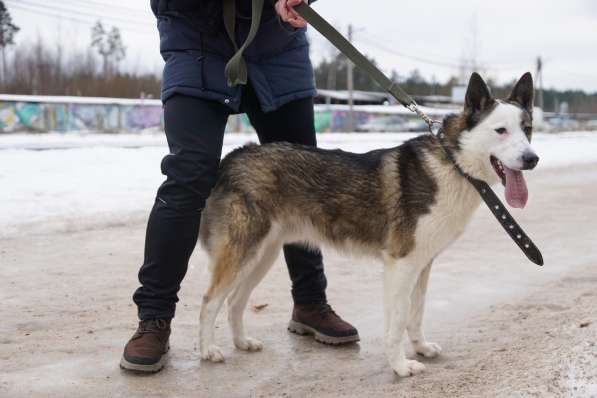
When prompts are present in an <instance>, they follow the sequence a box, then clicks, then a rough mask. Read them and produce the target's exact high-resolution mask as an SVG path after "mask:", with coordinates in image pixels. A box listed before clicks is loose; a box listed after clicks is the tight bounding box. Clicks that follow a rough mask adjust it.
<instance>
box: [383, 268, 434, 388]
mask: <svg viewBox="0 0 597 398" xmlns="http://www.w3.org/2000/svg"><path fill="white" fill-rule="evenodd" d="M422 268H424V265H423V266H420V265H419V264H418V263H417V262H416V261H412V260H411V261H409V260H408V259H406V258H402V259H393V258H386V259H385V266H384V306H385V315H386V319H385V325H386V328H385V343H386V354H387V356H388V361H389V362H390V366H391V367H392V369H393V370H394V372H396V373H397V374H398V375H399V376H402V377H406V376H412V375H414V374H417V373H420V372H422V371H423V370H424V369H425V366H424V365H423V364H422V363H420V362H418V361H415V360H409V359H407V358H406V354H405V352H404V346H403V344H402V340H403V336H404V333H405V331H406V326H407V323H408V321H409V319H410V309H411V294H412V291H413V289H414V286H415V284H416V282H417V279H418V278H419V274H420V273H421V270H422Z"/></svg>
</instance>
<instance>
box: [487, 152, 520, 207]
mask: <svg viewBox="0 0 597 398" xmlns="http://www.w3.org/2000/svg"><path fill="white" fill-rule="evenodd" d="M490 160H491V165H492V166H493V169H494V170H495V173H496V174H497V175H498V177H500V179H501V180H502V184H503V185H504V186H505V187H506V201H507V202H508V204H509V205H510V206H512V207H516V208H519V209H522V208H523V207H524V206H525V205H526V204H527V200H528V198H529V191H528V190H527V183H526V181H525V180H524V176H523V175H522V171H520V170H514V169H511V168H509V167H508V166H506V165H504V164H503V163H502V162H500V160H499V159H498V158H496V157H495V156H493V155H492V156H491V157H490Z"/></svg>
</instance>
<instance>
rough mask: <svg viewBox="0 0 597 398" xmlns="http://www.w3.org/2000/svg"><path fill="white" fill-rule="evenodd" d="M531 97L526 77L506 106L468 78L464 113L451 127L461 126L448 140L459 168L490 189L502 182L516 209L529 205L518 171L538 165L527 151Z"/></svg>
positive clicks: (476, 79)
mask: <svg viewBox="0 0 597 398" xmlns="http://www.w3.org/2000/svg"><path fill="white" fill-rule="evenodd" d="M533 96H534V88H533V78H532V76H531V74H530V73H526V74H524V75H523V76H522V77H521V78H520V80H519V81H518V82H517V83H516V85H515V86H514V89H513V90H512V93H511V94H510V96H509V97H508V98H507V99H506V100H497V99H495V98H493V96H492V95H491V92H490V90H489V87H488V86H487V84H485V82H484V81H483V79H482V78H481V76H479V74H477V73H473V75H472V76H471V79H470V82H469V85H468V89H467V93H466V98H465V106H464V111H463V113H462V114H460V115H459V116H457V117H456V119H457V120H458V123H453V122H452V123H451V124H452V125H454V124H456V125H459V126H460V128H459V129H458V130H459V132H458V133H456V132H455V131H454V129H453V128H452V131H451V134H450V135H451V138H452V141H453V145H454V146H455V148H456V152H457V154H456V157H457V161H458V163H459V164H460V166H461V167H462V168H463V169H464V170H465V171H466V172H468V173H469V174H471V175H473V176H475V177H477V178H481V179H483V180H485V181H486V182H488V183H490V184H491V183H495V182H497V181H499V180H501V182H502V184H503V185H504V186H505V187H506V200H507V202H508V203H509V204H510V206H512V207H518V208H522V207H524V206H525V205H526V202H527V199H528V191H527V187H526V182H525V180H524V176H523V173H522V171H523V170H531V169H533V168H535V166H536V165H537V163H538V161H539V157H538V156H537V154H536V153H535V151H534V150H533V148H531V135H532V133H533ZM447 124H448V125H449V124H450V121H449V120H448V121H447ZM446 127H447V130H448V131H447V132H448V133H450V131H449V130H450V128H449V126H446ZM454 133H456V134H454ZM454 141H455V142H454Z"/></svg>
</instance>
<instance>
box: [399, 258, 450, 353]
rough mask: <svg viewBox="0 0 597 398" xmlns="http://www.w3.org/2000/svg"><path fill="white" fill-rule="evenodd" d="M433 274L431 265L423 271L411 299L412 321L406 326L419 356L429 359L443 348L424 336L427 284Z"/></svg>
mask: <svg viewBox="0 0 597 398" xmlns="http://www.w3.org/2000/svg"><path fill="white" fill-rule="evenodd" d="M430 272H431V263H429V265H427V267H425V269H423V271H421V275H419V279H418V280H417V284H416V285H415V288H414V289H413V292H412V295H411V297H410V300H411V307H410V320H409V322H408V325H407V326H406V330H407V331H408V336H409V337H410V341H411V343H412V345H413V348H414V350H415V352H416V353H417V354H421V355H423V356H425V357H427V358H433V357H435V356H437V355H439V354H440V353H441V351H442V348H441V347H440V346H439V345H438V344H436V343H431V342H428V341H427V340H426V339H425V335H424V334H423V313H424V311H425V295H426V294H427V282H428V281H429V274H430Z"/></svg>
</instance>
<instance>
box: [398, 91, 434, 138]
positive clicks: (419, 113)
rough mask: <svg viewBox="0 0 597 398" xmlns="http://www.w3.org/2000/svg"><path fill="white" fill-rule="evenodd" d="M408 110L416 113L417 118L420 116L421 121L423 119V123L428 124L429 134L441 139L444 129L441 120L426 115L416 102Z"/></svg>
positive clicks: (408, 106) (409, 105) (407, 106)
mask: <svg viewBox="0 0 597 398" xmlns="http://www.w3.org/2000/svg"><path fill="white" fill-rule="evenodd" d="M406 108H407V109H408V110H409V111H411V112H414V113H416V114H417V116H419V117H420V118H421V119H423V121H424V122H425V123H427V127H428V128H429V132H430V133H431V134H433V135H434V136H436V137H439V134H440V130H441V128H442V122H440V121H439V120H435V119H432V118H430V117H429V116H427V115H426V114H425V112H423V111H422V110H421V109H420V108H419V105H418V104H417V103H416V102H415V101H414V100H413V102H411V103H410V104H408V105H406ZM439 138H443V137H439Z"/></svg>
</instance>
